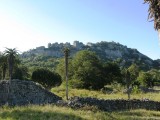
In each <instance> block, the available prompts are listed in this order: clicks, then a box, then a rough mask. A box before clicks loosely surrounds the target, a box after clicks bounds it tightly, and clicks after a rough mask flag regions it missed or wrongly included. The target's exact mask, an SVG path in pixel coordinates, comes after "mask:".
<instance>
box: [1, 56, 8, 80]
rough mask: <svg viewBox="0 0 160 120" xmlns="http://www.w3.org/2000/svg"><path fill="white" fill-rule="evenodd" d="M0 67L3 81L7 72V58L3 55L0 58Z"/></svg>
mask: <svg viewBox="0 0 160 120" xmlns="http://www.w3.org/2000/svg"><path fill="white" fill-rule="evenodd" d="M0 66H1V68H2V79H3V80H4V79H5V76H6V71H7V57H6V56H5V55H4V54H3V55H1V56H0Z"/></svg>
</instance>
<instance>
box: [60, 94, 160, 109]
mask: <svg viewBox="0 0 160 120" xmlns="http://www.w3.org/2000/svg"><path fill="white" fill-rule="evenodd" d="M63 104H64V103H63ZM64 105H65V104H64ZM68 106H69V107H71V108H74V109H80V108H83V107H85V106H95V107H97V108H98V109H100V110H103V111H117V110H127V109H147V110H157V111H160V102H156V101H150V100H148V99H144V100H138V99H134V100H123V99H117V100H104V99H97V98H91V97H86V98H82V97H73V98H71V99H70V101H69V102H68Z"/></svg>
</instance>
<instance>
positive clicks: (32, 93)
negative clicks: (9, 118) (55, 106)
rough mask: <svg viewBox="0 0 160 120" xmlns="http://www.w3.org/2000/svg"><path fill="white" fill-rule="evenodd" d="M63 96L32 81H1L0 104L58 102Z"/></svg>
mask: <svg viewBox="0 0 160 120" xmlns="http://www.w3.org/2000/svg"><path fill="white" fill-rule="evenodd" d="M61 99H62V98H60V97H58V96H56V95H55V94H53V93H51V92H49V91H47V90H45V89H44V88H43V87H42V86H41V85H39V84H37V83H34V82H32V81H24V80H12V81H8V80H4V81H0V106H1V105H4V104H8V105H28V104H48V103H56V102H57V101H58V100H61Z"/></svg>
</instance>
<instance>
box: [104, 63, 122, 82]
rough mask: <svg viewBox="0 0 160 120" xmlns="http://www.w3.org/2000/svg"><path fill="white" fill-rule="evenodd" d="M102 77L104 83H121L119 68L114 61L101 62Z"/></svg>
mask: <svg viewBox="0 0 160 120" xmlns="http://www.w3.org/2000/svg"><path fill="white" fill-rule="evenodd" d="M102 73H103V77H104V78H105V80H106V81H105V84H110V83H112V82H118V83H121V84H123V81H122V74H121V71H120V68H119V66H118V64H117V63H115V62H106V63H104V64H103V70H102Z"/></svg>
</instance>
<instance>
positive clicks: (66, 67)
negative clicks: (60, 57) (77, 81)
mask: <svg viewBox="0 0 160 120" xmlns="http://www.w3.org/2000/svg"><path fill="white" fill-rule="evenodd" d="M65 76H66V99H67V100H68V54H67V53H66V55H65Z"/></svg>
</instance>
